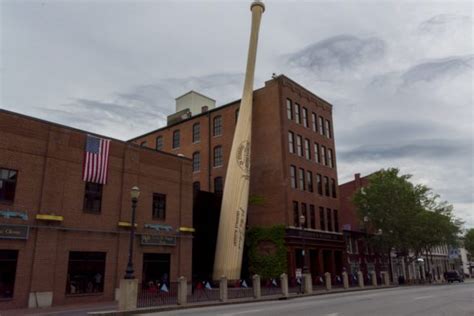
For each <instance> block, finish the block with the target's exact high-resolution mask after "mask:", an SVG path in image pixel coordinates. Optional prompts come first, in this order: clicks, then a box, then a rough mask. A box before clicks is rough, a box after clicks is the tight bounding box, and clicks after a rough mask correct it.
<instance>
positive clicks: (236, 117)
mask: <svg viewBox="0 0 474 316" xmlns="http://www.w3.org/2000/svg"><path fill="white" fill-rule="evenodd" d="M239 112H240V108H239V109H237V110H235V123H237V120H238V119H239Z"/></svg>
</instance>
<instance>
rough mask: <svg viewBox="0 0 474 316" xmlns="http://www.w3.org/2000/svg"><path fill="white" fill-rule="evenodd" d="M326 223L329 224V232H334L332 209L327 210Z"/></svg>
mask: <svg viewBox="0 0 474 316" xmlns="http://www.w3.org/2000/svg"><path fill="white" fill-rule="evenodd" d="M326 221H327V223H328V230H329V231H333V230H334V229H333V228H332V212H331V209H330V208H327V209H326Z"/></svg>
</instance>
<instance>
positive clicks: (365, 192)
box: [354, 168, 461, 268]
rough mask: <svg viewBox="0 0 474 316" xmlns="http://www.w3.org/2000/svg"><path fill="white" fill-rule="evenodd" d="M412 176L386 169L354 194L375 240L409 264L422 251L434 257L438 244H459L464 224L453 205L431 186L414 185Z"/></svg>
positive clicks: (360, 214)
mask: <svg viewBox="0 0 474 316" xmlns="http://www.w3.org/2000/svg"><path fill="white" fill-rule="evenodd" d="M410 178H411V176H410V175H400V174H399V170H398V169H395V168H392V169H387V170H383V169H382V170H380V171H378V172H376V173H375V174H373V175H372V176H370V178H369V185H368V186H367V187H364V188H361V189H360V190H359V191H358V192H356V194H355V196H354V204H355V205H356V207H357V210H358V215H359V218H360V219H362V220H363V221H364V222H365V223H366V226H367V227H366V228H367V229H368V233H372V234H371V236H372V237H371V239H372V242H373V243H374V244H376V245H378V248H379V249H383V250H384V252H385V253H390V251H391V250H392V249H395V250H396V251H397V253H398V254H399V255H400V256H402V257H403V260H405V262H406V263H409V262H411V261H412V260H415V259H416V258H418V257H419V256H420V255H422V254H426V255H429V256H431V251H432V249H433V248H434V247H436V246H440V245H456V243H457V240H458V235H459V233H460V225H461V222H460V221H459V220H457V219H455V218H454V216H453V213H452V209H453V207H452V206H451V205H450V204H448V203H447V202H444V201H443V202H440V201H439V196H438V195H435V194H434V193H433V192H432V190H431V189H430V188H428V187H426V186H424V185H414V184H412V183H411V182H410V181H409V179H410ZM375 232H379V233H378V234H374V233H375ZM410 253H412V254H413V256H412V257H409V254H410ZM405 266H408V265H407V264H406V265H405ZM428 268H429V267H428Z"/></svg>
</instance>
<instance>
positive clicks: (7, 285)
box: [0, 250, 18, 299]
mask: <svg viewBox="0 0 474 316" xmlns="http://www.w3.org/2000/svg"><path fill="white" fill-rule="evenodd" d="M17 259H18V250H0V299H3V298H12V297H13V289H14V288H15V276H16V263H17Z"/></svg>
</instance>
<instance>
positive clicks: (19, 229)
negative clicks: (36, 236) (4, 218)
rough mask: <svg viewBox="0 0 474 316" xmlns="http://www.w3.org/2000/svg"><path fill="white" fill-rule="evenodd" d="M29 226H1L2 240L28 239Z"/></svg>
mask: <svg viewBox="0 0 474 316" xmlns="http://www.w3.org/2000/svg"><path fill="white" fill-rule="evenodd" d="M29 230H30V227H29V226H22V225H0V239H28V232H29Z"/></svg>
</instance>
